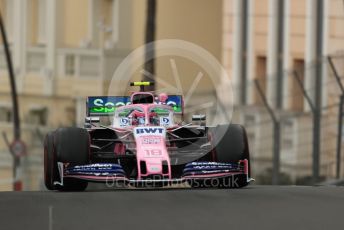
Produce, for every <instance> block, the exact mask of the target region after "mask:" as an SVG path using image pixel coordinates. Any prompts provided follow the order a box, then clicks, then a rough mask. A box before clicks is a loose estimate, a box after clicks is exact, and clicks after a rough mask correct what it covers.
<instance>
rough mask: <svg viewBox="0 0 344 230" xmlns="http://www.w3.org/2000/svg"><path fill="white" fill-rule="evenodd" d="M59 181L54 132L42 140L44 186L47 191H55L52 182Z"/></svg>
mask: <svg viewBox="0 0 344 230" xmlns="http://www.w3.org/2000/svg"><path fill="white" fill-rule="evenodd" d="M58 180H59V174H58V169H57V164H56V154H55V149H54V132H50V133H48V134H47V135H46V136H45V139H44V184H45V187H46V188H47V189H48V190H55V189H56V188H55V185H54V181H58Z"/></svg>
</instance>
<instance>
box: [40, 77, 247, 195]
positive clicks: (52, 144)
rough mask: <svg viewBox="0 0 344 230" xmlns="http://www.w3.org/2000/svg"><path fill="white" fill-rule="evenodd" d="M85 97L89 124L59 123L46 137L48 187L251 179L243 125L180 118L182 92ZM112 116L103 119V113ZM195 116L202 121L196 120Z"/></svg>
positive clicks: (219, 183) (223, 183) (216, 183)
mask: <svg viewBox="0 0 344 230" xmlns="http://www.w3.org/2000/svg"><path fill="white" fill-rule="evenodd" d="M151 84H152V83H150V82H133V83H131V85H132V86H140V89H141V90H140V91H139V92H134V93H132V94H131V96H108V97H104V96H99V97H88V98H87V102H86V108H87V116H86V119H85V127H84V128H76V127H71V128H59V129H57V130H55V131H53V132H50V133H48V134H47V136H46V138H45V142H44V179H45V185H46V187H47V188H48V189H49V190H60V191H82V190H85V189H86V187H87V185H88V182H89V181H90V182H104V183H108V184H114V182H116V183H123V184H124V185H125V186H136V187H145V186H146V187H147V186H148V187H161V186H167V185H170V184H174V183H185V182H186V183H188V184H189V185H190V186H191V187H195V188H196V187H224V188H228V187H244V186H246V185H248V184H249V182H250V181H251V178H250V158H249V148H248V143H247V137H246V132H245V129H244V128H243V127H242V126H240V125H237V124H227V125H217V126H216V127H207V126H205V125H204V124H205V119H206V117H205V116H204V115H194V116H193V117H192V120H193V121H194V122H192V123H189V124H185V123H183V122H179V123H176V122H175V117H177V116H181V117H182V116H183V110H184V106H183V98H182V96H180V95H167V94H164V93H162V94H160V95H158V96H156V95H154V93H152V92H145V91H144V86H147V85H151ZM102 116H108V117H110V118H111V124H110V125H102V124H101V122H100V117H102ZM196 122H197V124H195V123H196Z"/></svg>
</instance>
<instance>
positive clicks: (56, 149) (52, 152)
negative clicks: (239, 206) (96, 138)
mask: <svg viewBox="0 0 344 230" xmlns="http://www.w3.org/2000/svg"><path fill="white" fill-rule="evenodd" d="M45 143H46V145H45V148H44V149H45V151H44V152H45V156H46V157H45V161H44V163H45V167H44V168H45V184H46V187H47V188H48V189H49V190H60V191H84V190H85V189H86V188H87V185H88V182H87V181H84V180H80V179H76V178H64V180H63V186H61V185H54V184H53V183H54V181H60V176H59V172H58V167H57V162H62V163H70V164H71V165H85V164H88V163H89V146H90V139H89V134H88V132H87V131H86V130H85V129H81V128H60V129H57V130H56V131H55V132H54V133H51V134H48V135H47V137H46V140H45Z"/></svg>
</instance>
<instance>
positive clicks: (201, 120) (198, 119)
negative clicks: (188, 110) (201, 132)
mask: <svg viewBox="0 0 344 230" xmlns="http://www.w3.org/2000/svg"><path fill="white" fill-rule="evenodd" d="M206 118H207V117H206V115H205V114H194V115H192V123H194V124H195V125H200V126H205V121H206Z"/></svg>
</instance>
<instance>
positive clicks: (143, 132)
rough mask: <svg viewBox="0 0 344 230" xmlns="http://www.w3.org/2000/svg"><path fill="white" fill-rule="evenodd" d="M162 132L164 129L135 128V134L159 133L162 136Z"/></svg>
mask: <svg viewBox="0 0 344 230" xmlns="http://www.w3.org/2000/svg"><path fill="white" fill-rule="evenodd" d="M163 132H164V128H137V129H136V134H149V133H151V134H155V133H160V134H162V133H163Z"/></svg>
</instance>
